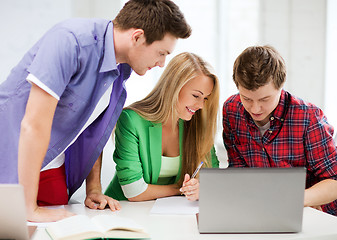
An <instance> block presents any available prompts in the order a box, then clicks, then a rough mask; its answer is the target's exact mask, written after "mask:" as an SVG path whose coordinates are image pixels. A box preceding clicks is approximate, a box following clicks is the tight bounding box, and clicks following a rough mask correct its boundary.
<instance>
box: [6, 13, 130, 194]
mask: <svg viewBox="0 0 337 240" xmlns="http://www.w3.org/2000/svg"><path fill="white" fill-rule="evenodd" d="M29 73H31V74H33V75H34V76H35V77H36V78H37V79H39V80H40V81H41V82H42V83H43V84H44V85H45V86H46V87H47V88H49V89H50V90H51V91H53V92H54V93H55V94H56V95H57V96H59V98H60V100H59V102H58V105H57V107H56V111H55V115H54V119H53V125H52V132H51V138H50V143H49V147H48V150H47V153H46V156H45V159H44V161H43V164H42V167H44V166H46V165H47V164H48V163H49V162H50V161H51V160H53V159H54V158H55V157H57V156H58V155H59V154H60V153H61V152H62V151H64V150H65V148H66V147H67V146H68V145H69V144H70V142H71V141H72V140H73V139H74V138H75V137H76V136H77V134H78V133H79V132H80V130H81V129H82V127H83V126H84V124H85V123H86V122H87V120H88V119H89V117H90V115H91V113H92V112H93V111H94V108H95V106H96V105H97V103H98V101H99V100H100V98H101V97H102V96H103V94H104V92H105V91H106V90H107V89H108V88H109V86H111V84H113V90H112V93H111V99H110V104H109V107H108V108H107V109H106V110H105V111H104V112H103V113H102V114H101V115H100V116H99V118H97V119H96V120H95V121H94V122H93V123H92V124H91V125H90V126H89V127H88V128H87V129H86V130H85V131H84V132H83V133H82V134H81V135H80V136H79V138H78V139H77V140H76V141H75V142H74V143H73V144H72V145H71V146H70V147H69V148H68V149H67V150H66V152H65V153H66V159H65V166H66V173H67V184H68V188H69V193H70V195H71V194H72V193H73V192H74V191H76V189H77V188H78V187H80V186H81V184H82V182H83V180H84V179H85V178H86V177H87V175H88V174H89V172H90V170H91V168H92V166H93V164H94V163H95V161H96V160H97V158H98V156H99V154H100V153H101V152H102V149H103V147H104V146H105V144H106V142H107V140H108V137H109V136H110V134H111V132H112V129H113V127H114V125H115V123H116V121H117V119H118V116H119V114H120V112H121V110H122V108H123V105H124V103H125V98H126V91H125V88H124V81H125V80H126V79H128V78H129V76H130V74H131V68H130V66H129V65H127V64H120V65H119V66H118V67H117V64H116V58H115V51H114V45H113V24H112V22H111V21H108V20H103V19H69V20H66V21H64V22H61V23H59V24H57V25H56V26H54V27H53V28H52V29H50V30H49V31H48V32H47V33H46V34H45V35H44V36H43V37H42V38H41V39H40V40H39V41H38V42H37V43H36V44H35V45H34V46H33V47H32V48H31V49H30V50H29V51H28V52H27V53H26V54H25V56H24V57H23V59H22V60H21V61H20V62H19V64H18V65H17V66H16V67H15V68H14V69H13V70H12V71H11V74H10V75H9V77H8V78H7V80H6V81H5V82H4V83H2V84H1V85H0V132H1V133H2V134H1V137H0V153H1V154H0V173H1V174H0V182H1V183H13V182H18V176H17V160H18V141H19V135H20V123H21V120H22V118H23V116H24V113H25V107H26V103H27V99H28V96H29V91H30V88H31V85H30V83H28V82H27V81H26V77H27V75H28V74H29Z"/></svg>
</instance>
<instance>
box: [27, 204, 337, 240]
mask: <svg viewBox="0 0 337 240" xmlns="http://www.w3.org/2000/svg"><path fill="white" fill-rule="evenodd" d="M120 203H121V205H122V209H121V210H120V211H119V212H115V213H113V212H111V211H110V210H109V209H105V210H92V209H89V208H86V207H84V205H81V204H74V205H67V206H65V208H66V209H68V210H69V211H71V212H74V213H77V214H86V215H88V216H94V215H97V214H100V213H103V212H104V213H105V214H116V215H118V216H122V217H128V218H132V219H134V220H135V221H136V222H138V223H139V224H141V225H143V226H144V227H145V228H146V230H147V232H148V233H150V235H151V239H153V240H163V239H170V240H176V239H181V240H198V239H200V240H207V239H221V240H226V239H231V240H254V239H259V240H260V239H261V240H264V239H268V240H273V239H282V240H286V239H309V240H336V239H337V217H334V216H331V215H329V214H326V213H323V212H320V211H318V210H315V209H312V208H305V209H304V215H303V229H302V232H300V233H295V234H199V232H198V226H197V221H196V217H195V215H153V214H150V211H151V208H152V205H153V203H154V201H147V202H128V201H121V202H120ZM48 239H50V238H49V236H48V234H47V233H46V232H45V230H44V228H41V227H40V228H38V229H37V231H36V232H35V235H34V236H33V238H32V240H48Z"/></svg>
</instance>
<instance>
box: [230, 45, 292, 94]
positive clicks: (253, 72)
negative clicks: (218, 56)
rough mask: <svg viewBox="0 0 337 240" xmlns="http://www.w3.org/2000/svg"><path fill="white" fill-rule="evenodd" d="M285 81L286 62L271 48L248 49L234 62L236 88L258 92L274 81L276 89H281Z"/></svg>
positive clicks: (253, 47)
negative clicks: (260, 88) (257, 90)
mask: <svg viewBox="0 0 337 240" xmlns="http://www.w3.org/2000/svg"><path fill="white" fill-rule="evenodd" d="M285 79H286V66H285V62H284V60H283V58H282V57H281V55H280V54H279V53H278V52H277V51H276V49H275V48H273V47H271V46H252V47H248V48H246V49H245V50H244V51H243V52H242V53H241V54H240V55H239V56H238V57H237V59H236V60H235V62H234V67H233V80H234V83H235V85H236V87H239V86H241V87H244V88H246V89H248V90H256V89H258V88H259V87H262V86H264V85H266V84H268V83H269V82H270V81H272V82H273V84H274V86H275V88H276V89H280V88H281V87H282V86H283V83H284V82H285Z"/></svg>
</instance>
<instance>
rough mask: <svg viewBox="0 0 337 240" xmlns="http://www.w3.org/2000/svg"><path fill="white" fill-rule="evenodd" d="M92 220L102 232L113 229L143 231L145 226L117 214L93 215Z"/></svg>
mask: <svg viewBox="0 0 337 240" xmlns="http://www.w3.org/2000/svg"><path fill="white" fill-rule="evenodd" d="M91 220H92V222H93V223H95V225H98V226H99V227H100V229H101V231H102V232H107V231H109V230H113V229H119V230H129V231H143V230H144V229H143V227H142V226H141V225H139V224H137V223H136V222H135V221H134V220H132V219H129V218H123V217H119V216H115V215H112V214H111V215H110V214H109V215H108V214H104V215H97V216H95V217H93V218H92V219H91Z"/></svg>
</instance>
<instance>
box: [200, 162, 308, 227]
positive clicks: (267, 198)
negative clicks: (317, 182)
mask: <svg viewBox="0 0 337 240" xmlns="http://www.w3.org/2000/svg"><path fill="white" fill-rule="evenodd" d="M305 177H306V169H305V168H226V169H214V168H213V169H207V168H204V169H201V171H200V190H199V191H200V193H199V232H200V233H254V232H260V233H262V232H263V233H272V232H299V231H301V229H302V218H303V202H304V189H305Z"/></svg>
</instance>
